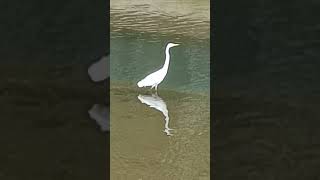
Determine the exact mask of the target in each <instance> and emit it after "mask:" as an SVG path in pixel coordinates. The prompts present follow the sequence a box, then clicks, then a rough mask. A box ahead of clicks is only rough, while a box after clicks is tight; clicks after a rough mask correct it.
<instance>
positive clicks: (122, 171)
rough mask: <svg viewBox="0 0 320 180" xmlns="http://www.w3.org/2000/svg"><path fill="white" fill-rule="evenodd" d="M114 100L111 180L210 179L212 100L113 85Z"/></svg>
mask: <svg viewBox="0 0 320 180" xmlns="http://www.w3.org/2000/svg"><path fill="white" fill-rule="evenodd" d="M110 97H111V104H112V106H111V110H110V111H111V119H112V120H111V137H110V138H111V149H110V150H111V151H110V152H111V179H120V178H123V179H195V178H197V179H201V178H203V179H209V171H210V168H209V163H210V160H209V157H210V125H209V123H210V121H209V118H210V116H209V114H210V111H209V98H208V97H207V96H202V95H193V94H186V93H185V94H183V93H177V92H173V91H161V93H159V94H158V96H156V95H155V94H152V93H150V92H147V91H144V92H141V91H140V92H138V91H137V89H135V88H133V87H129V88H126V87H125V86H123V85H120V86H119V85H116V84H112V88H111V92H110ZM147 104H152V105H151V106H152V107H150V106H148V105H147ZM169 128H170V129H172V130H168V129H169Z"/></svg>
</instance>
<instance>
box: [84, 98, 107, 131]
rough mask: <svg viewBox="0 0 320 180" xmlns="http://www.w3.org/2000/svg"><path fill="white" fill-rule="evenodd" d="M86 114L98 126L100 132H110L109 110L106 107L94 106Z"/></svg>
mask: <svg viewBox="0 0 320 180" xmlns="http://www.w3.org/2000/svg"><path fill="white" fill-rule="evenodd" d="M88 112H89V116H90V117H91V118H92V119H94V120H95V121H96V123H97V124H98V125H99V127H100V129H101V131H103V132H106V131H110V124H109V122H110V121H109V108H108V107H107V106H104V105H99V104H95V105H93V106H92V108H91V109H90V110H89V111H88Z"/></svg>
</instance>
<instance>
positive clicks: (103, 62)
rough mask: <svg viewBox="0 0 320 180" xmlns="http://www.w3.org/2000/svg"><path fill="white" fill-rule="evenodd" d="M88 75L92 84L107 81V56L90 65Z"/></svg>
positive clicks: (108, 73)
mask: <svg viewBox="0 0 320 180" xmlns="http://www.w3.org/2000/svg"><path fill="white" fill-rule="evenodd" d="M88 74H89V76H90V78H91V80H92V81H94V82H99V81H103V80H105V79H107V78H108V77H109V76H110V70H109V56H103V57H102V58H100V59H99V61H97V62H95V63H94V64H92V65H91V66H90V67H89V69H88Z"/></svg>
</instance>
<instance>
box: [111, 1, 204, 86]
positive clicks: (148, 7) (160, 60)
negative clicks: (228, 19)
mask: <svg viewBox="0 0 320 180" xmlns="http://www.w3.org/2000/svg"><path fill="white" fill-rule="evenodd" d="M120 2H122V1H120ZM120 2H119V3H118V1H117V2H112V3H111V4H112V5H111V43H110V44H111V55H110V58H111V79H112V80H113V81H125V82H131V83H132V84H133V83H136V82H138V81H139V80H141V79H142V78H144V77H145V76H146V75H148V74H150V73H152V72H154V71H156V70H158V69H159V68H161V66H162V65H163V64H164V59H165V53H164V50H165V45H166V44H167V43H168V42H176V43H180V44H181V45H180V46H178V47H175V48H172V49H171V50H170V51H171V59H170V67H169V70H168V74H167V76H166V78H165V80H164V81H163V82H162V83H161V84H160V86H159V87H161V88H168V89H172V90H176V91H180V92H181V91H183V92H209V77H210V75H209V74H210V66H209V65H210V42H209V40H210V38H209V30H210V29H209V22H210V21H209V19H208V16H209V14H206V13H205V12H208V11H209V9H208V8H209V6H204V5H203V4H206V5H209V4H208V3H209V2H207V1H202V4H200V3H199V4H198V3H195V2H196V1H168V0H166V1H162V3H159V5H157V4H155V3H154V2H152V3H151V2H150V4H148V2H145V3H146V4H132V2H131V3H129V5H128V3H125V2H122V4H121V3H120ZM200 2H201V1H200ZM177 3H180V4H178V5H179V6H178V5H176V4H177ZM160 4H161V5H160ZM163 4H165V5H163ZM169 5H171V6H169ZM175 5H176V6H175ZM155 6H156V7H155ZM172 6H174V7H176V8H177V9H172ZM191 6H194V7H191ZM121 7H122V8H121ZM179 8H180V9H179ZM173 10H175V11H173ZM197 12H198V13H197Z"/></svg>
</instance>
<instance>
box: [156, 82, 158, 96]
mask: <svg viewBox="0 0 320 180" xmlns="http://www.w3.org/2000/svg"><path fill="white" fill-rule="evenodd" d="M155 89H156V95H157V96H158V85H156V87H155Z"/></svg>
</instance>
